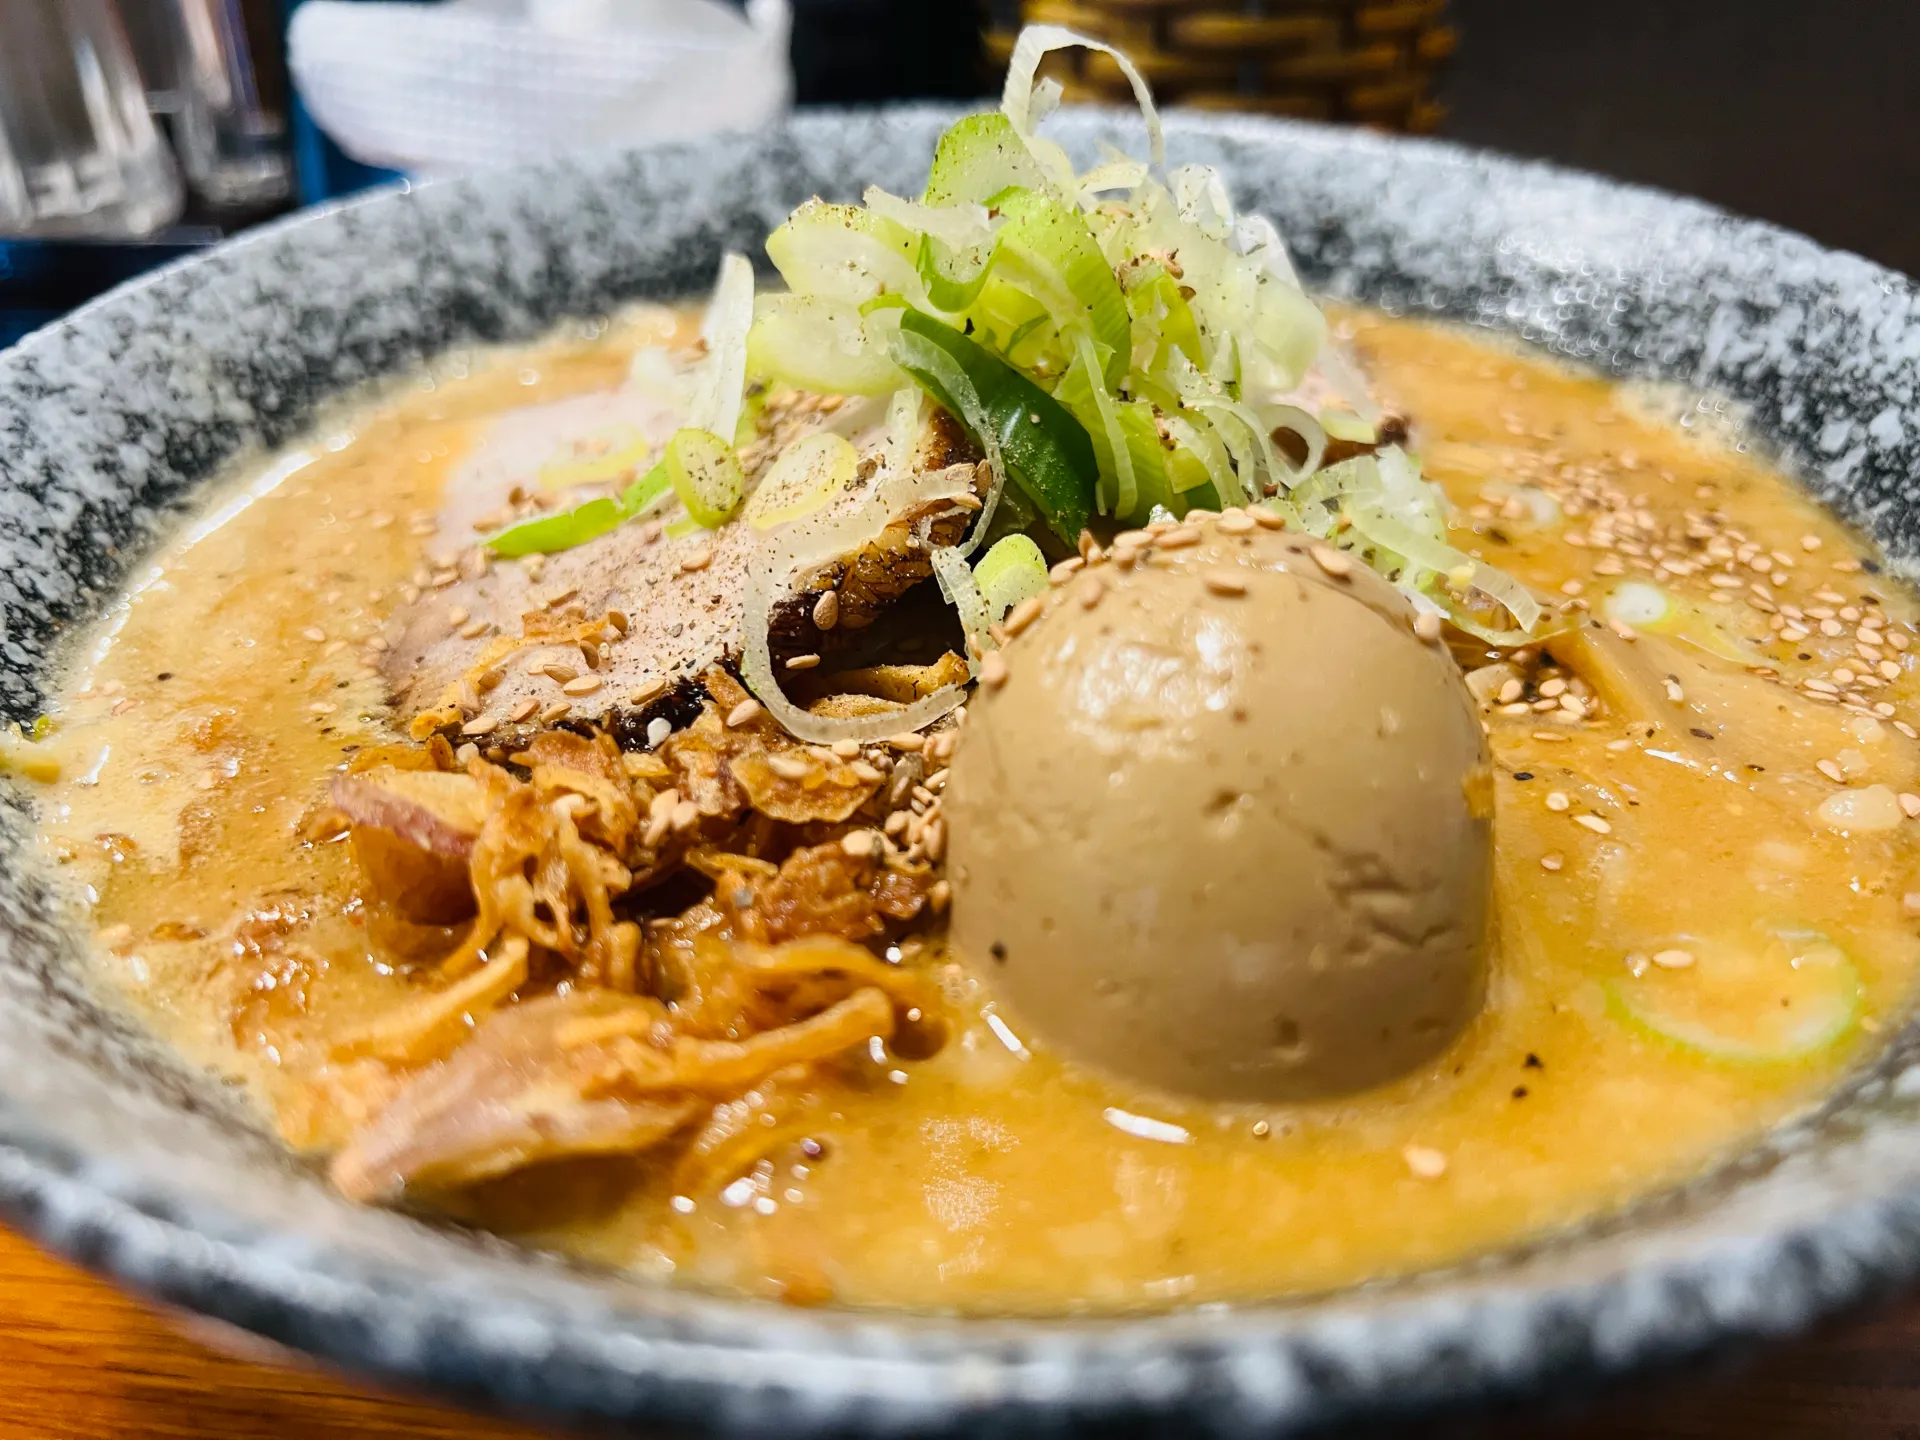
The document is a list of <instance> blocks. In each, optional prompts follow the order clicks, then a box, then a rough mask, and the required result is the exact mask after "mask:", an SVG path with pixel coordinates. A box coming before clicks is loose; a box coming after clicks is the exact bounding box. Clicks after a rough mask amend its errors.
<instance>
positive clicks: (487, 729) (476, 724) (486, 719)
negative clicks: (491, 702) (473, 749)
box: [460, 715, 500, 735]
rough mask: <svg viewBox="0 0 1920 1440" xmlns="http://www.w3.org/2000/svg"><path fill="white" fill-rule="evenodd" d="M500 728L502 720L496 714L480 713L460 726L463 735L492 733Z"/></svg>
mask: <svg viewBox="0 0 1920 1440" xmlns="http://www.w3.org/2000/svg"><path fill="white" fill-rule="evenodd" d="M499 728H500V720H499V717H498V716H495V715H479V716H476V717H475V718H473V719H472V720H469V721H467V723H466V724H464V725H462V726H461V727H460V733H461V734H462V735H491V734H492V733H493V732H494V731H495V730H497V729H499Z"/></svg>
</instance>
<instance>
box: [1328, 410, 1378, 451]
mask: <svg viewBox="0 0 1920 1440" xmlns="http://www.w3.org/2000/svg"><path fill="white" fill-rule="evenodd" d="M1320 428H1321V429H1323V430H1325V431H1326V432H1327V434H1328V436H1329V437H1330V438H1332V439H1335V440H1344V441H1346V442H1347V443H1348V444H1349V445H1371V444H1373V443H1374V441H1375V440H1377V439H1379V438H1380V437H1379V433H1378V432H1377V431H1376V430H1375V428H1374V424H1373V422H1372V421H1371V420H1362V419H1361V418H1360V417H1359V416H1358V415H1355V414H1353V413H1352V412H1351V411H1348V410H1322V411H1321V412H1320Z"/></svg>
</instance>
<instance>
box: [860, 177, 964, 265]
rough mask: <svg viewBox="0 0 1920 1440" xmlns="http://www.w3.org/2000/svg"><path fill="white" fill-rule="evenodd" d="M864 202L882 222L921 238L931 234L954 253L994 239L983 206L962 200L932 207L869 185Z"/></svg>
mask: <svg viewBox="0 0 1920 1440" xmlns="http://www.w3.org/2000/svg"><path fill="white" fill-rule="evenodd" d="M861 199H863V200H864V201H866V205H867V209H869V210H871V211H872V212H873V213H874V214H876V215H878V216H880V217H881V218H882V219H883V220H891V221H893V223H894V224H896V225H898V226H900V227H902V228H903V229H906V230H911V231H914V232H915V233H917V234H920V235H931V236H932V237H934V238H935V239H937V240H939V241H940V242H941V243H942V244H943V245H947V246H950V247H952V248H953V249H955V250H968V249H971V248H972V247H974V246H975V245H985V244H987V243H988V242H989V241H991V240H992V239H993V226H992V225H991V224H990V223H989V222H988V219H987V210H986V206H984V205H982V204H977V203H970V202H964V201H963V202H958V203H948V204H944V205H930V204H927V203H926V202H924V201H916V200H904V199H902V198H901V197H900V196H898V195H890V194H888V193H887V192H886V191H885V190H882V189H881V188H880V187H879V186H878V185H869V186H868V187H867V188H866V191H865V193H864V194H863V195H862V196H861Z"/></svg>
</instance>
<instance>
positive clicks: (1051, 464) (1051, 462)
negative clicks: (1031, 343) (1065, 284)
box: [893, 310, 1100, 545]
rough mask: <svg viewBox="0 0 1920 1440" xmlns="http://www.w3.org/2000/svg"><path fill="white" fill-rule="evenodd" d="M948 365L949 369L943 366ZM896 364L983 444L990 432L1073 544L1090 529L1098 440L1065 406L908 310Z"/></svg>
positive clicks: (1013, 471)
mask: <svg viewBox="0 0 1920 1440" xmlns="http://www.w3.org/2000/svg"><path fill="white" fill-rule="evenodd" d="M943 359H944V364H943V363H942V361H943ZM893 360H894V363H895V364H896V365H898V366H899V367H900V368H901V369H902V370H904V371H906V372H907V373H908V374H909V375H911V376H913V378H914V380H915V382H916V383H918V384H919V385H920V386H921V388H923V389H924V390H925V391H926V392H927V393H928V394H929V395H931V396H932V397H933V398H934V400H935V401H937V402H938V403H939V404H940V405H941V406H943V407H944V408H945V409H946V410H947V411H948V413H950V414H952V415H953V416H954V418H955V419H957V420H959V421H960V422H961V424H963V425H965V426H966V427H967V428H968V429H969V431H971V432H973V436H974V439H975V441H976V442H979V443H982V444H984V443H985V441H984V438H983V436H982V434H981V431H982V430H985V431H986V432H987V433H988V434H990V435H991V437H992V438H993V440H994V441H995V442H996V443H997V444H998V446H999V448H1000V451H1001V454H1002V455H1003V456H1004V457H1005V461H1006V465H1007V470H1008V474H1009V475H1010V476H1011V477H1012V479H1013V480H1014V482H1015V483H1016V484H1018V485H1019V486H1020V488H1021V489H1022V490H1024V491H1026V493H1027V496H1028V498H1029V499H1031V500H1032V501H1033V503H1034V505H1035V506H1036V507H1037V508H1038V509H1039V511H1040V513H1041V515H1042V516H1043V517H1044V518H1045V520H1046V522H1047V526H1048V528H1049V529H1051V530H1052V531H1053V533H1054V534H1056V535H1058V536H1059V537H1060V538H1061V539H1062V540H1063V541H1065V542H1066V543H1067V544H1069V545H1072V544H1074V543H1075V542H1076V541H1077V540H1078V539H1079V536H1080V532H1081V530H1083V529H1085V528H1086V524H1087V519H1088V516H1089V515H1090V513H1091V511H1092V507H1093V499H1094V491H1095V488H1096V487H1097V485H1098V483H1099V474H1100V470H1099V465H1098V463H1097V462H1096V460H1095V458H1094V451H1093V441H1092V440H1091V439H1090V438H1088V435H1087V432H1086V431H1085V430H1084V429H1082V428H1081V425H1080V422H1079V421H1077V420H1075V419H1074V418H1073V416H1072V414H1071V413H1069V412H1068V411H1067V410H1066V409H1065V408H1064V407H1063V406H1062V405H1061V404H1060V402H1059V401H1057V400H1055V399H1054V398H1053V397H1052V396H1051V395H1049V394H1047V392H1046V391H1044V390H1042V389H1041V388H1040V387H1039V386H1038V385H1035V384H1034V383H1033V382H1032V381H1031V380H1029V379H1027V377H1026V376H1024V375H1022V374H1021V373H1020V372H1019V371H1017V370H1015V369H1014V368H1013V367H1012V366H1010V365H1008V364H1007V363H1006V362H1005V361H1004V360H1001V359H1000V358H999V357H998V356H995V355H993V354H992V353H990V352H989V351H987V350H985V349H983V348H981V347H980V346H978V345H976V344H974V342H973V341H971V340H969V339H968V338H967V337H966V336H964V335H962V334H961V333H960V332H959V331H958V330H955V329H954V328H953V327H952V326H951V325H943V324H941V323H940V322H939V321H938V320H935V319H933V318H932V317H930V316H927V315H922V314H920V313H919V312H917V311H912V310H909V311H907V312H905V313H904V314H903V315H902V316H901V318H900V333H899V334H898V335H897V336H895V337H894V342H893ZM947 366H952V367H954V368H955V369H957V370H958V371H959V372H960V373H961V374H962V375H964V376H965V378H966V379H967V380H968V381H969V382H970V383H971V386H972V389H973V391H974V394H975V395H976V396H977V397H978V401H979V412H980V413H979V414H978V415H977V416H968V415H967V414H965V413H964V412H963V410H962V408H961V402H960V400H959V398H958V397H956V396H954V395H953V394H952V393H951V387H950V386H948V385H947V384H945V383H943V382H942V380H941V372H942V370H944V369H945V368H946V367H947Z"/></svg>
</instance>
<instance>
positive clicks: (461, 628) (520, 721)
mask: <svg viewBox="0 0 1920 1440" xmlns="http://www.w3.org/2000/svg"><path fill="white" fill-rule="evenodd" d="M618 403H619V402H618V400H617V399H616V398H612V397H603V396H587V397H577V398H575V399H571V400H565V401H559V402H555V403H553V404H549V405H542V406H533V407H528V408H527V409H525V410H522V411H517V412H514V413H512V414H510V415H507V416H504V417H501V419H500V420H498V421H496V422H495V425H494V428H493V430H492V431H491V432H490V433H489V435H488V436H487V443H486V444H485V445H484V446H483V447H481V448H480V449H479V450H478V451H477V452H476V454H475V456H474V457H473V458H472V459H471V460H470V461H469V462H468V464H467V465H466V466H464V467H463V468H462V469H461V470H460V471H459V472H457V473H456V474H455V475H454V476H453V477H451V479H450V480H449V482H448V489H447V494H446V497H445V499H444V501H443V504H442V510H441V516H440V533H441V534H442V535H449V534H460V533H464V534H469V535H476V538H478V537H477V533H476V532H477V529H478V526H477V525H476V517H480V518H484V517H486V516H487V515H488V514H489V513H490V512H494V511H497V510H498V509H499V508H500V507H501V505H502V504H503V503H504V502H505V501H506V500H507V499H508V495H509V492H510V491H511V489H512V488H513V486H515V485H520V486H522V487H525V488H531V485H530V484H529V482H530V480H531V478H532V475H533V473H534V471H535V470H536V469H537V461H536V460H534V459H533V457H535V456H538V455H542V454H545V453H551V451H552V449H553V448H554V447H555V446H556V445H557V444H559V443H561V442H562V441H563V440H564V439H565V438H566V437H567V435H568V434H570V433H579V432H580V431H581V430H582V429H585V428H590V427H591V426H592V425H594V424H600V423H605V422H606V421H607V420H608V418H609V417H610V416H611V415H613V414H614V413H615V407H616V406H617V405H618ZM798 408H799V410H800V411H801V412H802V414H801V417H800V419H799V421H798V423H796V420H795V417H794V415H793V413H792V409H791V407H790V408H789V409H788V411H787V413H785V414H784V415H782V416H780V417H778V418H776V419H775V420H774V421H773V422H772V424H771V427H770V440H777V441H778V443H781V444H784V443H788V442H790V441H791V440H792V439H793V438H795V437H796V436H797V435H799V434H803V433H805V432H806V430H808V429H810V428H818V426H819V425H820V424H822V423H824V422H825V418H826V416H825V414H824V413H823V412H824V407H818V406H814V407H811V408H810V407H809V406H808V405H807V404H806V403H805V402H804V401H803V402H802V403H801V405H800V406H799V407H798ZM809 414H810V416H811V421H812V423H811V424H809V423H807V420H808V416H809ZM646 428H647V429H648V430H650V431H651V430H653V429H655V428H659V429H663V430H664V431H665V434H662V435H659V436H657V437H653V438H656V439H659V440H664V439H665V437H666V435H667V434H671V425H670V423H668V422H666V421H659V420H656V422H655V424H652V425H648V426H647V427H646ZM763 428H769V427H767V426H765V425H763ZM852 438H853V442H854V445H855V447H856V449H858V450H859V451H860V452H861V454H862V456H863V459H862V463H861V465H860V468H859V472H858V474H857V476H856V478H855V480H854V481H853V482H851V483H850V484H849V485H848V486H847V487H846V489H845V490H844V491H842V492H841V493H840V494H838V495H836V496H833V497H831V498H830V499H829V500H828V501H827V502H826V505H825V507H824V508H825V509H827V510H828V511H831V510H833V509H844V510H851V509H853V508H855V507H857V506H859V505H860V504H862V503H864V500H865V497H866V495H867V493H868V490H869V485H868V481H869V478H870V477H871V475H872V474H873V472H874V469H875V468H876V466H877V464H878V457H879V454H880V451H881V448H882V446H883V445H884V438H883V436H882V434H881V430H880V427H879V426H878V425H870V426H868V427H866V428H865V430H864V431H863V432H856V433H855V434H854V435H853V437H852ZM755 448H758V449H759V450H760V451H761V457H760V465H761V466H762V467H763V466H764V464H765V462H766V460H767V459H768V458H770V451H771V450H772V444H771V443H769V444H767V445H763V446H759V447H749V450H750V452H751V451H752V450H753V449H755ZM748 458H749V462H750V464H751V463H752V460H753V456H752V455H751V453H750V454H749V457H748ZM912 463H913V465H914V468H915V469H916V470H917V471H925V472H930V471H936V470H944V469H946V468H948V467H950V466H952V465H956V464H964V465H968V466H971V467H973V468H974V469H975V471H976V475H977V478H976V479H975V480H974V489H975V493H976V494H981V493H984V491H985V489H986V485H987V479H988V477H987V474H986V467H985V466H984V465H982V464H979V452H978V451H977V450H976V449H975V448H974V447H973V445H972V443H971V441H970V440H969V439H968V438H967V437H966V435H965V434H964V432H962V431H961V430H960V429H959V428H958V427H957V426H956V425H955V424H954V423H953V422H952V420H951V419H949V418H948V417H947V416H946V415H945V414H944V413H943V412H940V411H938V410H931V409H930V411H929V418H928V419H927V420H926V421H924V422H923V425H922V430H921V434H920V436H919V438H918V440H917V442H916V445H915V448H914V456H913V462H912ZM591 493H594V492H591V491H584V490H583V491H579V492H575V493H573V494H571V495H570V496H569V502H570V503H572V502H575V501H577V500H581V499H586V498H588V496H589V495H590V494H591ZM683 518H684V515H683V512H682V511H681V510H680V507H679V506H678V505H677V504H675V505H672V506H670V507H669V508H668V509H667V510H666V511H664V512H663V513H662V515H661V516H659V517H657V518H654V519H650V520H645V521H634V522H630V523H628V524H626V525H623V526H620V527H619V528H617V529H615V530H612V531H610V532H608V533H607V534H605V535H602V536H600V537H598V538H597V539H594V540H591V541H589V542H587V543H586V544H584V545H578V546H575V547H574V548H572V549H570V550H564V551H560V552H558V553H555V554H552V555H547V556H543V557H530V559H529V560H498V559H492V558H491V557H486V556H484V555H483V553H482V552H480V551H479V550H478V549H473V550H469V551H468V552H467V553H466V555H465V556H463V557H462V559H461V561H460V563H459V564H458V565H457V566H454V567H446V568H442V569H440V570H439V571H438V572H437V574H436V578H437V579H438V580H440V581H441V582H442V583H441V584H440V585H439V586H438V587H437V588H425V589H423V590H422V592H421V594H420V597H419V599H418V600H416V601H414V602H412V603H410V604H408V605H406V606H404V607H403V608H402V609H401V610H399V611H398V612H397V613H396V614H395V616H394V617H393V619H392V621H391V622H390V623H389V625H388V628H387V631H386V635H385V639H386V642H387V649H386V651H385V652H384V655H383V657H382V658H383V669H384V672H385V675H386V678H387V680H388V683H389V684H390V685H391V687H392V690H393V694H394V699H395V702H396V705H397V706H398V708H399V710H400V713H401V714H402V715H403V716H404V717H406V718H408V719H409V720H410V721H411V723H412V725H413V728H414V731H415V733H416V734H417V735H422V736H424V735H425V734H427V733H430V732H433V731H442V730H444V731H456V730H457V731H460V732H462V733H464V734H466V735H469V736H475V737H479V736H494V735H495V734H496V732H498V734H500V735H506V734H511V733H513V732H516V731H522V730H524V729H527V728H531V727H535V726H540V725H551V724H557V723H561V722H562V721H579V720H587V721H608V722H614V723H616V727H617V728H619V729H621V730H623V731H624V730H625V729H628V728H633V727H635V726H637V727H638V729H639V730H641V731H644V728H645V722H646V719H647V718H648V717H649V716H652V715H660V714H665V715H669V716H672V717H673V718H675V719H676V720H681V719H687V718H690V717H691V715H692V714H693V713H695V712H696V711H697V708H698V707H697V696H696V692H695V690H694V687H695V686H696V685H697V681H698V677H699V676H700V675H701V674H702V673H703V672H704V671H706V670H707V669H708V668H709V667H710V666H712V665H715V664H721V663H726V662H729V661H731V660H733V659H735V658H736V657H737V656H738V654H739V653H740V647H741V634H742V619H743V613H744V600H745V592H746V589H747V576H748V571H749V566H750V564H751V563H752V561H753V559H754V557H755V555H756V553H757V552H758V551H760V550H761V549H762V547H764V546H766V545H768V544H770V543H774V533H775V532H770V531H765V530H760V529H757V528H755V527H754V526H753V525H752V524H751V523H749V522H747V521H745V520H739V519H736V520H735V521H733V522H730V523H728V524H725V525H722V526H720V527H719V528H717V529H713V530H705V529H697V528H691V529H690V533H680V534H669V533H667V532H668V530H669V529H673V530H679V529H682V528H683V527H680V526H676V525H675V524H674V521H676V520H677V519H683ZM925 518H926V517H925V516H924V515H923V514H919V513H913V512H905V513H902V514H901V515H898V516H895V517H893V523H891V524H889V525H888V527H887V528H886V529H885V530H883V531H881V532H880V533H879V534H878V535H877V536H876V537H875V538H874V539H873V540H872V541H870V542H868V543H867V544H866V545H865V546H863V547H861V549H860V550H858V551H856V552H855V553H853V554H850V555H848V556H846V557H843V558H842V559H841V560H840V561H837V562H835V563H832V564H829V565H827V566H825V567H822V569H820V570H819V571H816V572H815V573H814V574H812V575H806V574H802V575H797V576H796V577H795V578H794V587H795V592H796V593H795V594H794V595H792V596H790V597H788V598H787V599H786V600H785V601H783V602H780V603H779V604H777V605H776V610H775V616H774V628H775V632H776V633H775V639H774V649H775V652H776V660H778V658H781V657H785V656H792V655H802V654H809V653H815V654H825V653H830V652H832V651H833V650H835V649H836V648H839V645H840V643H841V641H842V640H843V638H844V637H845V636H846V635H847V634H848V633H850V632H854V631H857V630H858V629H860V628H861V627H863V626H864V625H866V624H867V623H869V622H870V621H871V620H872V619H873V618H874V616H875V615H876V614H877V613H878V612H879V611H880V610H881V609H883V608H884V607H885V606H886V605H888V604H890V603H891V602H892V601H893V600H895V599H897V598H899V596H900V595H901V594H902V593H904V592H905V591H906V590H907V589H908V588H910V587H911V586H913V585H915V584H917V583H919V581H921V580H922V579H925V578H926V577H927V576H928V575H929V574H930V573H931V564H930V562H929V560H928V557H927V553H926V550H925V548H924V547H923V546H921V545H919V544H918V543H917V542H916V541H915V540H914V539H913V538H912V533H913V527H914V525H915V523H916V522H919V521H922V520H924V519H925ZM970 519H971V512H969V511H968V510H966V509H963V508H962V507H960V506H957V505H951V504H948V505H945V506H943V507H942V508H941V511H940V513H938V514H936V515H934V516H933V519H932V528H931V531H930V535H929V538H930V539H931V540H932V541H933V542H934V543H935V544H948V543H951V542H952V541H954V540H955V539H958V538H959V536H960V535H961V534H962V533H964V530H965V528H966V526H967V524H968V523H969V521H970ZM443 558H444V557H443ZM828 590H832V591H833V592H834V598H833V600H832V601H830V602H828V603H827V604H826V605H824V606H823V605H822V604H821V599H822V596H823V595H824V594H825V592H827V591H828ZM682 712H684V713H682Z"/></svg>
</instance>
